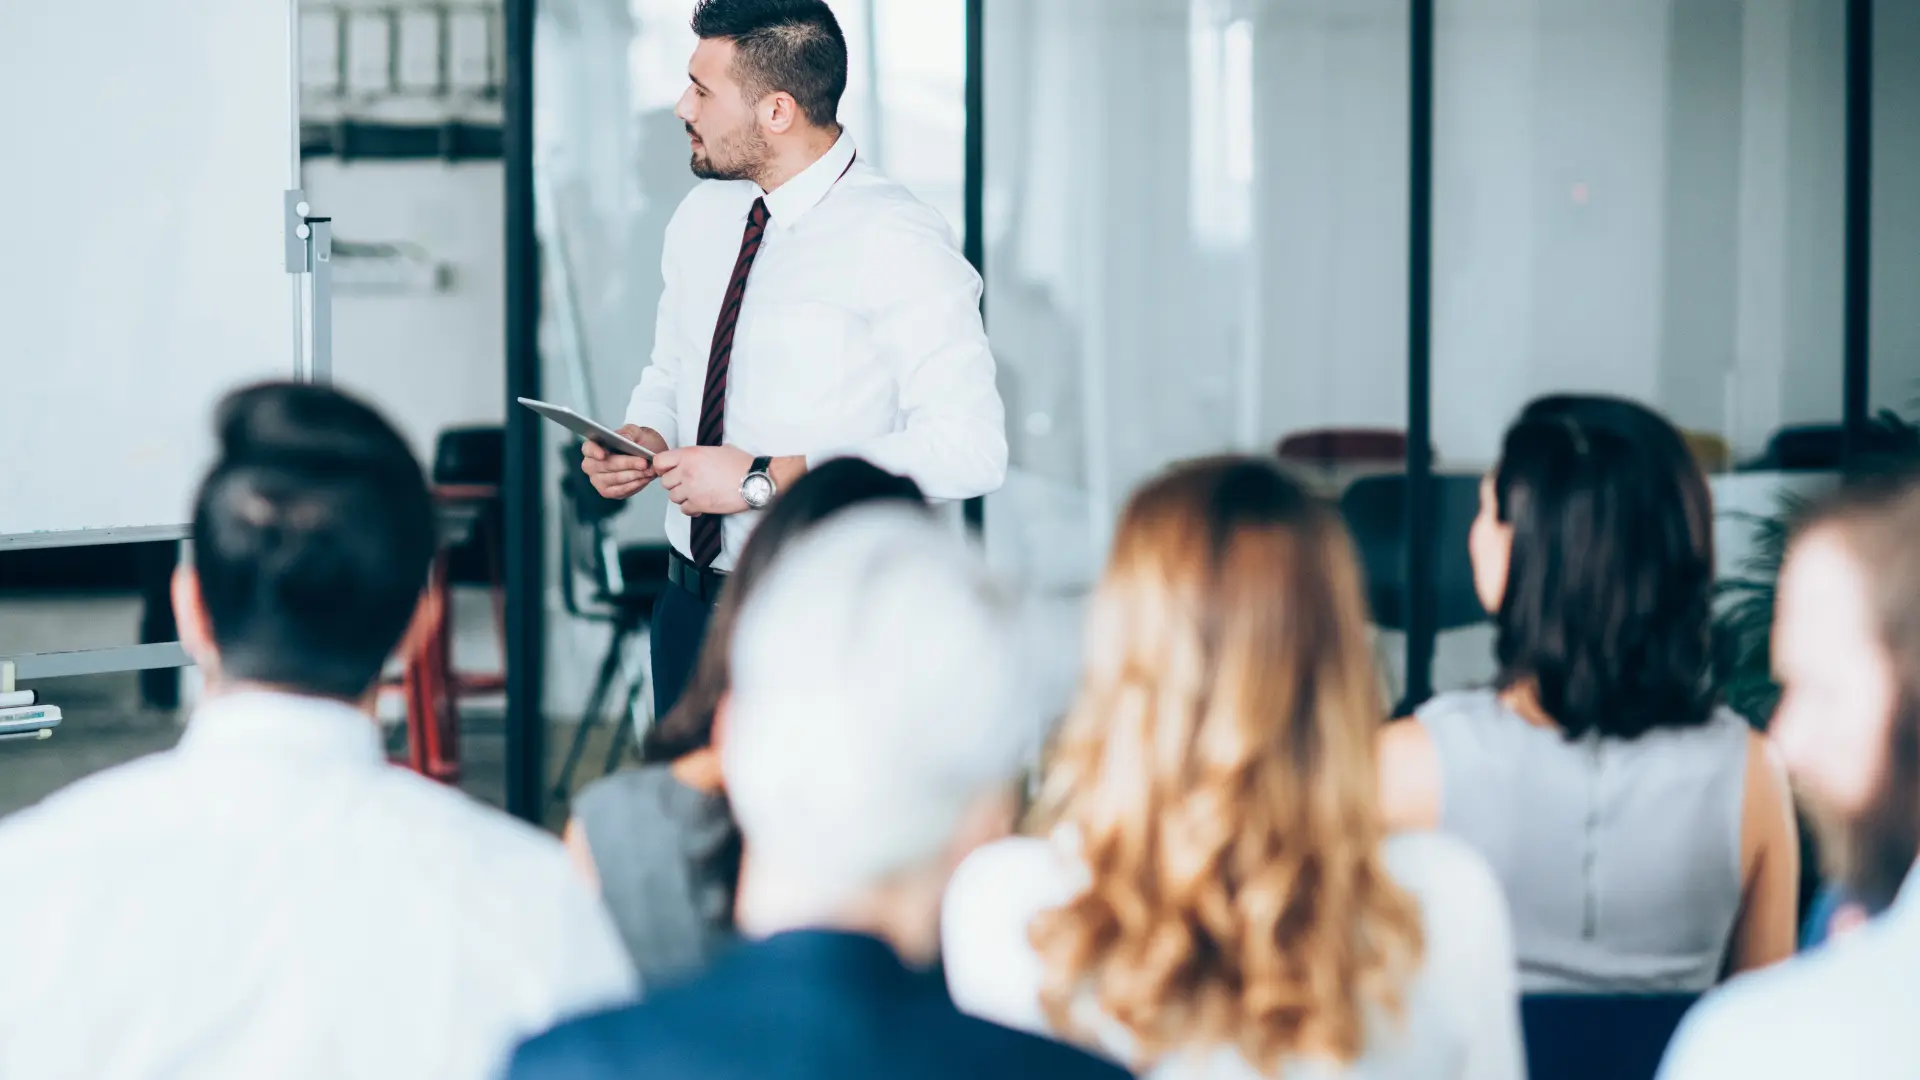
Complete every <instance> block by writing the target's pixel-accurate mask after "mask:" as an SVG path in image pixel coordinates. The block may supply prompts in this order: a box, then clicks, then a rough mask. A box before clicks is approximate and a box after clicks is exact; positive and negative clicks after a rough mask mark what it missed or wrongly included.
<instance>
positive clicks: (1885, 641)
mask: <svg viewBox="0 0 1920 1080" xmlns="http://www.w3.org/2000/svg"><path fill="white" fill-rule="evenodd" d="M1776 604H1777V610H1776V612H1775V617H1774V626H1773V646H1772V651H1773V666H1774V678H1775V679H1776V680H1777V681H1778V682H1779V683H1780V687H1781V696H1780V705H1779V709H1778V711H1776V712H1775V713H1774V717H1773V723H1772V725H1771V727H1770V729H1769V730H1770V734H1771V736H1772V738H1773V740H1774V742H1775V744H1776V745H1778V746H1779V748H1780V751H1781V755H1782V756H1783V757H1784V758H1785V759H1786V762H1787V768H1788V770H1789V771H1790V773H1791V774H1792V776H1793V780H1794V785H1795V788H1796V789H1797V790H1798V792H1799V793H1800V794H1801V796H1802V797H1803V801H1804V802H1805V804H1806V805H1807V806H1808V808H1809V810H1810V811H1811V812H1812V816H1813V818H1814V820H1815V821H1816V822H1817V823H1819V824H1820V825H1821V826H1822V831H1823V833H1824V834H1825V836H1826V839H1827V841H1828V842H1827V843H1825V844H1823V845H1822V849H1823V851H1825V852H1826V854H1827V856H1828V858H1829V860H1830V861H1831V862H1832V864H1833V865H1832V867H1831V869H1832V870H1833V871H1834V872H1835V873H1836V874H1837V875H1838V876H1839V877H1841V878H1842V879H1843V880H1845V881H1846V882H1847V884H1848V885H1849V887H1850V888H1851V889H1852V891H1853V892H1854V895H1855V896H1856V897H1858V898H1859V899H1860V900H1861V902H1862V903H1864V904H1866V905H1867V907H1868V909H1869V910H1872V911H1878V910H1881V909H1883V908H1885V907H1886V905H1887V904H1889V903H1891V902H1892V900H1893V897H1894V894H1895V893H1896V892H1898V891H1899V888H1900V884H1901V882H1902V881H1903V880H1904V879H1905V878H1906V875H1907V872H1908V870H1909V869H1911V868H1912V866H1913V864H1914V859H1915V857H1916V855H1920V482H1916V479H1915V478H1914V477H1911V476H1909V477H1903V478H1899V479H1893V480H1881V481H1876V482H1872V483H1870V484H1867V485H1864V486H1861V487H1857V488H1853V489H1850V490H1847V491H1845V492H1842V493H1841V494H1839V495H1837V496H1835V497H1834V498H1832V499H1830V500H1828V501H1827V502H1826V503H1825V504H1823V505H1821V506H1819V507H1817V508H1816V509H1814V510H1813V511H1812V512H1811V513H1810V514H1809V515H1808V516H1807V517H1806V518H1805V519H1804V520H1803V522H1802V523H1801V524H1800V526H1799V527H1798V529H1797V531H1796V533H1795V536H1794V539H1793V541H1792V543H1791V544H1790V546H1789V548H1788V551H1787V559H1786V563H1785V565H1784V566H1783V567H1782V569H1781V573H1780V582H1779V587H1778V590H1777V598H1776Z"/></svg>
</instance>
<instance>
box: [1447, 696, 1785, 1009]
mask: <svg viewBox="0 0 1920 1080" xmlns="http://www.w3.org/2000/svg"><path fill="white" fill-rule="evenodd" d="M1417 716H1418V718H1419V721H1420V723H1421V725H1422V726H1423V727H1425V729H1426V731H1427V733H1428V735H1429V737H1430V738H1431V739H1432V741H1433V745H1434V748H1435V750H1436V751H1437V752H1438V756H1439V760H1440V780H1441V787H1440V806H1441V809H1440V825H1441V828H1442V829H1444V830H1445V831H1447V832H1450V833H1452V834H1454V835H1455V836H1458V837H1460V838H1462V839H1464V840H1466V841H1467V842H1468V843H1469V844H1471V845H1473V846H1474V847H1475V848H1477V849H1478V850H1479V851H1480V854H1481V855H1483V856H1485V858H1486V860H1487V861H1488V862H1489V863H1491V864H1492V866H1493V869H1494V873H1495V875H1496V876H1497V877H1499V879H1500V881H1501V884H1502V885H1503V886H1505V888H1506V893H1507V903H1508V906H1509V907H1510V908H1511V909H1512V912H1513V923H1514V927H1513V929H1514V946H1515V951H1516V952H1517V953H1518V956H1519V961H1520V988H1521V990H1522V991H1523V992H1528V993H1535V992H1540V993H1551V992H1559V993H1654V992H1695V991H1702V990H1706V989H1708V988H1709V987H1711V986H1713V984H1714V983H1715V982H1716V981H1718V979H1719V977H1720V971H1721V967H1722V965H1723V964H1724V963H1725V961H1726V955H1727V948H1728V945H1729V943H1730V940H1731V938H1732V935H1733V926H1734V921H1735V919H1736V918H1737V916H1738V915H1739V911H1740V894H1741V872H1740V820H1741V809H1742V805H1743V803H1744V801H1745V798H1746V768H1747V739H1748V728H1747V725H1746V723H1745V722H1744V721H1742V720H1741V719H1740V718H1739V717H1738V716H1736V715H1735V714H1733V713H1732V712H1729V711H1727V710H1724V709H1723V710H1721V711H1720V712H1718V713H1716V714H1715V715H1714V716H1713V718H1712V719H1711V720H1709V721H1708V722H1707V723H1706V724H1704V725H1702V726H1700V727H1695V728H1686V729H1675V728H1657V729H1655V730H1653V731H1649V732H1647V733H1646V734H1644V735H1641V736H1640V737H1639V738H1637V739H1633V740H1630V741H1629V740H1622V739H1610V738H1602V737H1600V736H1598V735H1588V736H1586V737H1583V738H1581V739H1579V740H1575V741H1571V742H1570V741H1568V740H1567V738H1566V737H1565V736H1564V735H1562V734H1561V733H1560V732H1559V731H1557V730H1554V729H1551V728H1543V727H1536V726H1535V725H1533V724H1529V723H1527V722H1526V720H1524V719H1522V718H1521V717H1520V716H1519V715H1518V714H1516V713H1514V712H1512V711H1511V710H1509V709H1508V708H1507V707H1506V706H1505V705H1502V704H1501V703H1500V700H1499V698H1498V697H1497V696H1496V695H1495V694H1494V693H1493V692H1492V691H1490V690H1483V691H1469V692H1462V693H1451V694H1442V695H1440V696H1439V697H1437V698H1435V699H1433V700H1432V701H1430V702H1428V703H1427V704H1426V706H1424V707H1423V708H1421V709H1420V710H1419V712H1418V714H1417Z"/></svg>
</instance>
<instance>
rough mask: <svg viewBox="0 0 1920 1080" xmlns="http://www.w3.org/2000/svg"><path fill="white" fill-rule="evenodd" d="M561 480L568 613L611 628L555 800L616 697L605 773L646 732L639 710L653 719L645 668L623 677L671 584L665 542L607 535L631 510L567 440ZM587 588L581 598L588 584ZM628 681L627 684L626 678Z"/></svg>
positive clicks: (567, 788)
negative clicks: (592, 474)
mask: <svg viewBox="0 0 1920 1080" xmlns="http://www.w3.org/2000/svg"><path fill="white" fill-rule="evenodd" d="M563 456H564V459H565V462H566V464H565V466H564V467H563V468H562V470H561V478H560V517H561V523H560V595H561V599H562V601H563V602H564V603H565V605H566V611H567V614H568V615H571V616H573V617H574V618H576V619H586V620H588V621H591V622H603V623H606V624H607V625H608V626H609V627H610V628H611V633H612V636H611V638H610V639H609V640H608V642H607V651H606V654H605V655H604V656H602V657H601V660H600V670H599V674H598V675H597V676H596V677H595V678H594V682H593V690H592V692H591V693H589V694H588V695H587V706H586V710H585V712H583V713H582V714H581V716H580V724H579V726H578V727H577V728H575V729H574V733H573V742H572V744H571V745H570V746H569V747H568V748H567V757H566V762H565V764H563V765H562V766H561V767H560V774H559V777H558V779H557V780H556V781H555V783H554V788H553V797H554V799H555V801H557V802H565V801H566V800H567V799H568V798H569V797H570V796H571V794H572V792H573V778H574V772H575V771H576V770H577V769H578V768H579V765H580V758H581V756H582V755H583V754H584V753H585V752H586V747H587V739H588V738H589V737H590V736H591V735H592V733H593V730H594V729H595V728H597V727H599V726H600V725H601V724H602V723H603V722H605V719H606V715H605V714H606V707H607V703H608V702H609V701H610V700H618V701H619V702H620V703H621V709H620V719H619V721H618V725H617V726H616V727H615V728H614V731H613V742H612V743H611V745H609V746H608V748H607V757H606V762H605V764H604V765H603V766H602V768H601V773H602V775H604V774H606V773H610V772H612V771H613V770H614V769H615V768H617V767H619V764H620V759H621V756H622V755H623V754H625V753H626V750H627V747H628V746H629V745H630V744H634V743H637V742H638V740H639V739H640V737H641V736H642V735H643V734H644V732H642V731H641V730H639V727H640V725H637V724H636V723H635V717H636V716H637V715H638V714H639V710H641V709H643V708H644V709H646V710H647V717H648V719H647V724H648V725H651V724H652V722H653V714H652V711H653V698H652V695H651V694H649V693H647V688H648V684H647V677H646V674H645V670H644V667H642V668H641V669H640V671H639V673H637V674H635V675H634V676H633V677H632V678H624V675H625V673H626V671H627V669H628V663H629V657H628V653H629V650H630V648H631V647H632V645H633V643H634V642H635V641H636V640H645V639H644V636H643V635H642V634H641V630H642V629H643V628H645V627H646V626H647V624H648V621H649V620H650V619H652V617H653V606H654V604H655V602H656V601H658V600H659V598H660V595H661V593H663V592H664V591H665V590H666V589H667V587H668V586H667V552H668V550H669V549H668V547H667V545H666V544H664V543H645V544H619V543H616V542H615V541H614V539H613V537H612V536H610V535H609V534H608V531H607V522H608V521H610V520H611V519H612V518H613V516H614V515H615V514H618V513H619V512H620V511H621V510H622V509H624V508H625V506H626V504H625V503H624V502H617V501H615V500H612V499H605V498H602V497H601V496H600V493H599V492H597V491H595V490H594V489H593V482H592V481H591V480H589V479H588V478H587V476H586V474H585V473H583V472H581V471H580V452H579V450H578V449H577V448H576V447H574V446H572V445H568V446H567V447H566V448H565V449H564V451H563ZM583 581H584V582H585V583H586V585H587V592H586V595H585V596H582V590H581V583H582V582H583ZM623 678H624V682H623Z"/></svg>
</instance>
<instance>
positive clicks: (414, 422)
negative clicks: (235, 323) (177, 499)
mask: <svg viewBox="0 0 1920 1080" xmlns="http://www.w3.org/2000/svg"><path fill="white" fill-rule="evenodd" d="M304 172H305V177H306V191H307V195H308V198H309V199H310V200H311V202H312V203H313V206H314V207H315V209H316V212H318V213H323V214H330V215H332V217H333V219H334V222H333V225H334V236H335V237H336V239H338V240H351V241H359V242H363V243H407V244H413V245H418V246H419V247H420V248H422V249H424V251H425V252H426V253H427V254H428V255H429V256H430V257H431V258H432V259H433V260H434V261H436V262H440V263H443V264H445V265H446V266H447V267H448V268H449V269H450V271H451V275H452V276H451V285H450V287H449V288H447V289H446V290H444V291H434V290H425V289H418V288H413V289H407V290H404V291H390V292H364V291H353V290H351V289H342V290H339V291H337V294H336V296H335V298H334V338H333V351H334V377H335V379H336V381H337V382H338V383H339V385H340V386H342V387H343V388H346V389H350V390H353V391H356V392H358V393H361V394H363V395H365V396H366V397H368V398H369V399H370V400H372V401H373V402H374V403H375V404H377V405H378V406H379V407H380V408H381V409H382V410H383V411H384V412H386V414H387V415H388V416H389V417H390V418H392V419H393V421H394V422H395V423H397V424H398V425H399V426H400V427H401V429H402V430H403V431H404V432H405V433H406V435H407V437H408V439H409V440H410V441H411V442H412V443H413V445H414V449H415V450H416V452H418V453H419V454H420V456H421V459H422V460H423V461H425V462H427V463H429V464H431V462H432V460H433V448H434V439H435V437H436V436H437V435H438V434H439V432H440V431H442V430H443V429H445V428H449V427H455V426H460V425H466V424H498V423H501V422H502V421H503V417H504V406H503V404H502V403H503V400H504V390H503V388H504V387H505V386H506V314H505V303H506V250H505V235H506V227H505V225H504V222H505V212H506V210H505V206H506V204H505V195H504V188H503V182H504V181H503V176H504V174H503V171H502V168H501V165H500V163H499V162H497V161H494V162H473V163H465V164H446V163H442V162H437V161H426V162H415V161H404V162H380V161H359V162H352V163H349V164H345V165H342V164H341V163H339V162H338V161H335V160H333V159H331V158H323V159H318V160H311V161H308V162H307V163H306V165H305V168H304ZM337 272H340V273H351V272H352V271H351V270H350V269H342V270H340V271H337Z"/></svg>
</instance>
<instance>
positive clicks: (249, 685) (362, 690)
mask: <svg viewBox="0 0 1920 1080" xmlns="http://www.w3.org/2000/svg"><path fill="white" fill-rule="evenodd" d="M216 426H217V429H218V434H219V438H220V443H221V456H220V458H219V460H218V461H217V462H216V463H215V465H214V466H213V469H212V471H211V473H210V474H209V475H208V476H207V478H206V480H205V482H204V484H203V486H202V487H201V489H200V492H199V495H198V496H197V498H196V501H195V506H194V515H193V545H192V556H191V558H192V565H191V566H190V567H186V566H183V567H182V568H181V569H180V570H179V571H178V572H177V573H176V575H175V578H174V604H175V608H176V613H177V615H178V621H179V629H180V634H181V640H182V643H183V644H184V645H185V646H186V647H187V649H188V651H189V652H190V654H191V655H192V656H193V657H194V659H195V660H196V661H197V662H198V663H199V665H200V667H201V669H202V671H203V672H204V673H205V675H206V685H207V693H206V701H205V704H204V705H202V706H201V707H200V709H199V710H197V711H196V713H195V714H194V716H193V719H192V722H191V723H190V724H189V725H188V728H187V731H186V733H185V735H184V736H183V737H182V739H181V741H180V745H179V746H178V747H177V748H176V749H174V750H172V751H169V752H166V753H162V754H156V755H154V756H152V757H148V758H145V759H143V760H140V761H136V762H132V763H130V764H128V765H125V766H122V767H119V768H116V769H111V770H108V771H107V772H104V773H101V774H98V775H96V776H94V777H91V778H89V779H87V780H84V781H81V782H80V783H77V784H75V785H73V786H72V787H70V788H68V789H67V790H65V791H63V792H60V793H59V794H57V795H55V796H53V797H52V798H50V799H48V800H47V801H46V802H44V803H42V804H40V805H39V806H37V807H35V808H33V809H30V810H27V811H24V812H22V813H21V814H19V815H18V816H16V817H14V818H12V819H11V820H9V821H8V822H6V823H5V824H4V825H0V883H4V884H3V885H0V1003H4V1007H0V1076H5V1077H21V1078H26V1077H89V1078H94V1077H100V1078H107V1077H112V1078H133V1077H195V1078H197V1080H204V1078H216V1080H217V1078H226V1077H233V1078H236V1080H238V1078H244V1080H257V1078H261V1077H275V1078H288V1077H292V1078H300V1077H313V1078H315V1080H319V1078H323V1077H324V1078H328V1080H335V1078H340V1077H389V1076H392V1077H400V1076H406V1077H435V1078H442V1080H481V1078H483V1077H489V1076H492V1075H494V1074H495V1073H496V1072H497V1071H498V1069H499V1068H500V1066H501V1063H502V1060H503V1059H504V1057H505V1055H506V1054H507V1052H509V1051H510V1050H511V1049H512V1047H513V1045H514V1044H515V1043H516V1042H517V1041H518V1040H520V1039H522V1038H524V1037H526V1036H527V1035H529V1034H531V1033H535V1032H538V1031H540V1030H542V1029H544V1028H546V1027H548V1026H550V1025H551V1024H553V1023H555V1022H557V1021H559V1020H561V1019H564V1018H566V1017H568V1016H571V1015H573V1014H575V1013H579V1012H583V1011H587V1010H589V1009H593V1008H598V1007H603V1006H606V1005H608V1004H612V1003H617V1002H620V1001H622V1000H625V999H627V998H630V997H631V996H632V994H633V992H634V990H635V985H634V977H633V972H632V969H631V968H630V966H629V962H628V960H627V958H626V955H627V954H626V951H625V950H624V949H623V948H622V947H621V944H620V939H619V937H618V935H617V934H616V933H615V931H614V928H613V925H612V923H611V920H610V919H609V918H608V917H607V915H606V913H605V911H604V910H603V909H602V908H601V907H600V905H599V902H598V901H597V900H596V899H595V898H594V897H593V896H592V895H591V893H590V892H589V891H588V890H587V889H586V888H585V887H584V886H583V885H581V884H579V883H578V879H577V878H576V877H575V875H574V874H573V872H572V870H571V868H570V867H569V865H568V863H567V859H566V856H565V855H564V854H563V852H562V850H561V847H560V845H559V843H558V842H557V841H555V840H554V839H552V838H550V837H548V836H546V835H545V834H542V833H540V832H538V831H536V830H535V829H533V828H532V827H530V826H527V825H524V824H521V823H520V822H517V821H514V820H512V819H511V818H508V817H507V816H505V815H504V814H500V813H498V812H496V811H493V810H489V809H486V808H484V807H482V806H481V805H479V804H478V803H475V802H473V801H472V800H470V799H468V798H467V797H466V796H464V795H462V794H461V793H460V792H458V791H455V790H453V789H451V788H447V787H443V786H441V785H439V784H436V783H434V782H432V781H429V780H426V779H424V778H422V777H420V776H417V775H414V774H413V773H410V772H406V771H403V770H401V769H399V768H396V767H393V766H391V765H389V764H388V763H387V760H386V757H385V753H384V750H383V748H382V745H381V737H380V732H379V728H378V727H377V725H376V723H375V721H374V720H373V718H372V717H371V716H370V715H369V713H370V711H371V705H372V702H373V695H374V688H375V683H376V680H377V679H378V677H379V675H380V670H381V667H382V665H383V663H384V661H385V660H386V659H387V657H388V656H389V655H390V654H391V653H392V652H393V651H394V647H395V645H396V644H398V643H399V642H400V640H401V637H402V635H403V634H404V633H406V631H407V627H408V625H409V623H410V621H411V620H412V618H413V614H414V611H415V609H416V607H417V605H418V603H419V598H420V595H421V591H422V589H423V587H424V586H425V584H426V577H427V567H428V563H429V561H430V560H431V558H432V556H433V551H434V545H435V536H434V532H435V524H434V519H433V511H432V506H431V504H430V502H429V498H428V494H427V488H426V483H425V480H424V479H423V477H422V475H421V471H420V466H419V464H418V463H417V462H416V461H415V460H414V459H413V456H412V454H411V453H410V452H409V451H408V449H407V446H406V444H405V442H404V441H403V440H402V439H401V438H400V436H399V435H398V434H397V433H395V432H394V430H393V429H392V428H391V427H389V426H388V425H387V424H386V422H385V421H383V420H382V419H381V418H380V417H379V416H378V415H376V414H375V413H374V412H373V411H372V410H371V409H368V408H367V407H366V406H364V405H362V404H360V403H358V402H356V401H353V400H351V399H349V398H347V397H345V396H343V395H340V394H338V393H335V392H333V391H331V390H326V389H322V388H318V387H313V386H291V385H271V386H263V387H258V388H254V389H251V390H247V391H242V392H241V393H239V394H237V395H235V396H234V397H232V398H230V399H229V400H228V401H227V402H226V403H225V404H224V405H223V406H222V407H221V409H220V412H219V415H218V419H217V424H216Z"/></svg>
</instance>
